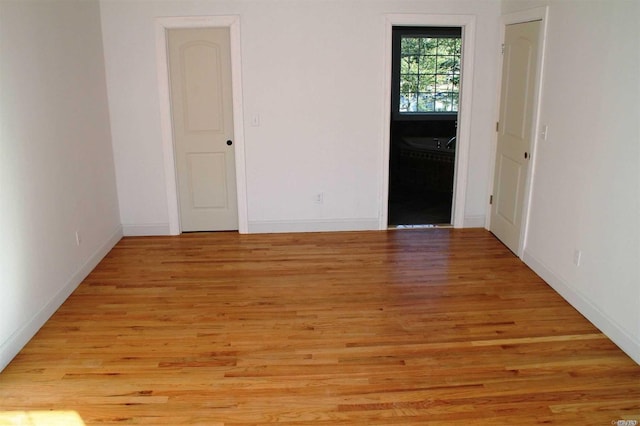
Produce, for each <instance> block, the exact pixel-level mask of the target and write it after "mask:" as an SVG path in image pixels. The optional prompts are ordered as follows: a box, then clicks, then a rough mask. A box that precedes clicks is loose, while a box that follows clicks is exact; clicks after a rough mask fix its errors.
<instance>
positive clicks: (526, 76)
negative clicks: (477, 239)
mask: <svg viewBox="0 0 640 426" xmlns="http://www.w3.org/2000/svg"><path fill="white" fill-rule="evenodd" d="M541 30H542V25H541V21H540V20H535V21H529V22H523V23H514V24H509V25H506V27H505V37H504V44H503V46H504V47H503V65H502V82H501V89H500V110H499V120H498V123H499V124H498V137H497V146H496V155H495V166H494V167H495V168H494V183H493V197H492V204H491V225H490V230H491V232H493V233H494V234H495V235H496V237H498V238H499V239H500V240H501V241H502V242H503V243H504V244H505V245H506V246H507V247H508V248H509V249H510V250H512V251H513V252H514V253H516V254H517V255H520V253H521V249H522V243H523V234H524V232H523V231H524V228H525V227H524V224H525V222H526V221H524V220H523V218H524V215H525V200H526V193H527V192H528V187H527V185H528V182H529V181H530V179H529V176H530V173H529V169H530V163H531V158H532V151H533V139H534V134H535V125H536V104H537V96H536V88H537V87H538V86H539V77H540V76H539V62H540V52H541V49H540V47H541V42H540V40H541V37H540V35H541Z"/></svg>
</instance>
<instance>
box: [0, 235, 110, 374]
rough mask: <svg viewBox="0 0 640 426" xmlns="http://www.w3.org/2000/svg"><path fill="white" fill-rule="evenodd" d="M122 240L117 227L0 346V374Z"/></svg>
mask: <svg viewBox="0 0 640 426" xmlns="http://www.w3.org/2000/svg"><path fill="white" fill-rule="evenodd" d="M121 238H122V227H120V226H118V227H117V228H116V229H115V230H114V231H113V232H112V234H111V236H110V237H109V238H108V239H107V240H106V241H105V242H104V244H102V245H101V246H100V247H99V248H98V249H97V250H96V251H95V253H94V254H93V255H92V256H91V257H89V259H88V260H87V261H86V262H85V263H84V264H83V265H82V266H81V267H80V268H79V269H78V270H77V271H76V272H75V273H74V274H73V275H72V276H71V277H70V278H69V280H68V281H67V283H66V284H65V285H64V286H63V287H62V288H61V289H60V291H58V293H56V294H55V295H54V296H53V297H52V298H51V299H50V300H49V302H47V304H46V305H44V307H43V308H42V309H40V311H38V312H37V313H36V314H35V315H34V316H33V317H32V318H31V320H29V321H28V322H27V323H26V324H25V325H24V326H22V327H21V328H20V329H18V330H17V331H16V332H15V333H13V335H12V336H11V337H9V339H7V340H6V341H5V342H4V343H3V344H2V346H0V372H1V371H2V370H4V368H5V367H6V366H7V365H9V363H10V362H11V360H12V359H13V358H14V357H15V356H16V355H17V354H18V353H19V352H20V351H21V350H22V348H23V347H24V346H25V345H26V344H27V343H28V342H29V340H31V338H32V337H33V336H35V334H36V333H37V332H38V330H40V328H42V326H43V325H44V324H45V323H46V322H47V321H48V320H49V318H50V317H51V315H53V314H54V313H55V312H56V311H57V310H58V308H59V307H60V306H61V305H62V304H63V303H64V301H65V300H67V298H68V297H69V296H70V295H71V293H73V292H74V290H75V289H76V288H77V287H78V286H79V285H80V283H81V282H82V280H84V279H85V278H86V277H87V275H89V274H90V273H91V271H93V269H94V268H95V267H96V266H97V265H98V263H100V261H101V260H102V259H103V258H104V257H105V256H106V255H107V253H109V251H110V250H111V249H112V248H113V247H114V246H115V245H116V244H117V243H118V241H120V239H121Z"/></svg>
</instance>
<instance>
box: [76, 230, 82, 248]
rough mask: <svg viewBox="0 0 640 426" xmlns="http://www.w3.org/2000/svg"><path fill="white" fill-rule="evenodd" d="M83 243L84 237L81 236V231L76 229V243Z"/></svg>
mask: <svg viewBox="0 0 640 426" xmlns="http://www.w3.org/2000/svg"><path fill="white" fill-rule="evenodd" d="M81 243H82V238H80V231H76V245H77V246H80V244H81Z"/></svg>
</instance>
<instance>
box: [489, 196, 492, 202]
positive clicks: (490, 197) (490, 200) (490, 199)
mask: <svg viewBox="0 0 640 426" xmlns="http://www.w3.org/2000/svg"><path fill="white" fill-rule="evenodd" d="M489 204H493V195H489Z"/></svg>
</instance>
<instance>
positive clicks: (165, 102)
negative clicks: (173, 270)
mask: <svg viewBox="0 0 640 426" xmlns="http://www.w3.org/2000/svg"><path fill="white" fill-rule="evenodd" d="M212 27H228V28H229V35H230V38H231V41H230V44H231V46H230V47H231V86H232V92H233V93H232V95H233V132H234V147H235V158H236V187H237V188H236V189H237V196H238V232H240V233H241V234H246V233H247V232H248V221H247V178H246V176H247V173H246V163H245V149H244V148H245V144H244V114H243V105H242V59H241V58H242V55H241V50H240V17H239V16H237V15H231V16H180V17H166V18H156V58H157V64H156V68H157V71H158V94H159V102H160V126H161V131H162V150H163V154H164V171H165V186H166V194H167V209H168V213H169V233H170V234H171V235H178V234H180V232H181V229H180V213H179V208H178V189H177V184H176V168H175V155H174V149H173V125H172V120H171V103H170V94H169V69H168V63H167V37H166V33H167V30H168V29H171V28H212Z"/></svg>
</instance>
